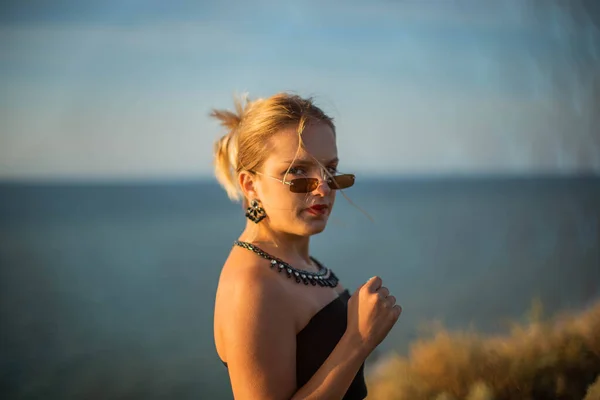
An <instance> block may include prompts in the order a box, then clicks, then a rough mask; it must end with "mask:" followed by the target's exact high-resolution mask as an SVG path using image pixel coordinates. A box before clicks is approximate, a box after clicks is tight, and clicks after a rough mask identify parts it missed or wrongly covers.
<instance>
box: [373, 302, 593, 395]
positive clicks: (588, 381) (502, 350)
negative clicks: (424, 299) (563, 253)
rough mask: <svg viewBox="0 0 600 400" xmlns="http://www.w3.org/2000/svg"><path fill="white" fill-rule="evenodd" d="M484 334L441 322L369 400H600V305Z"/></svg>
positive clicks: (378, 380) (378, 381)
mask: <svg viewBox="0 0 600 400" xmlns="http://www.w3.org/2000/svg"><path fill="white" fill-rule="evenodd" d="M540 310H541V305H540V304H539V302H538V303H535V304H534V307H533V308H532V311H531V315H530V321H529V323H528V324H526V325H520V324H516V323H513V324H512V326H511V330H510V333H508V334H506V335H503V336H487V337H486V336H483V335H481V334H479V333H477V332H475V331H474V330H467V331H461V332H449V331H448V330H446V329H444V328H443V327H439V326H438V327H437V328H435V329H434V331H433V332H432V335H430V337H428V338H423V339H420V340H418V341H416V342H415V343H413V344H412V345H411V348H410V353H409V357H400V356H398V355H394V356H392V357H390V358H389V359H388V361H386V363H385V365H382V366H381V367H380V368H378V369H377V371H375V372H374V373H373V374H370V375H369V376H368V377H367V380H368V385H369V400H405V399H406V400H408V399H410V400H421V399H423V400H425V399H426V400H463V399H464V400H505V399H510V400H512V399H518V400H528V399H535V400H544V399H553V400H557V399H559V400H567V399H568V400H570V399H576V400H582V399H585V400H600V302H598V303H596V304H595V305H593V306H592V307H590V308H589V309H588V310H585V311H583V312H581V313H578V314H562V315H559V316H557V317H555V318H554V319H552V320H550V321H542V319H541V312H540Z"/></svg>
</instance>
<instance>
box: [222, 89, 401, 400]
mask: <svg viewBox="0 0 600 400" xmlns="http://www.w3.org/2000/svg"><path fill="white" fill-rule="evenodd" d="M211 115H212V116H213V117H215V118H217V119H218V120H220V121H221V124H222V125H223V126H225V127H226V128H227V129H228V133H227V134H226V135H225V136H223V137H222V138H221V139H220V140H218V141H217V143H216V144H215V174H216V177H217V179H218V180H219V182H220V183H221V185H222V186H223V187H224V188H225V190H226V191H227V193H228V195H229V197H230V198H231V199H232V200H242V202H243V207H244V208H245V209H246V217H247V218H248V221H247V223H246V227H245V229H244V231H243V232H242V233H241V235H240V236H239V237H238V240H236V241H235V242H234V244H233V247H232V249H231V252H230V254H229V257H228V258H227V260H226V261H225V264H224V266H223V269H222V271H221V275H220V279H219V284H218V288H217V294H216V302H215V315H214V335H215V345H216V350H217V353H218V355H219V357H220V359H221V360H222V362H223V363H224V364H225V366H226V367H227V368H228V372H229V377H230V381H231V386H232V390H233V395H234V397H235V398H236V399H261V400H266V399H363V398H365V397H366V395H367V389H366V385H365V380H364V375H363V367H364V361H365V359H366V358H367V356H368V355H369V354H370V353H371V352H372V351H373V350H374V349H375V347H376V346H377V345H379V343H381V341H382V340H383V339H384V338H385V336H386V335H387V334H388V332H389V331H390V330H391V328H392V326H393V325H394V324H395V323H396V321H397V320H398V318H399V316H400V313H401V308H400V306H399V305H396V304H395V303H396V299H395V297H394V296H392V295H390V293H389V290H388V289H387V288H385V287H384V286H382V281H381V279H380V278H379V277H373V278H371V279H369V280H368V281H367V282H366V283H365V284H364V285H363V286H362V287H360V288H359V289H358V290H356V292H354V294H353V295H352V296H350V294H349V291H348V290H347V289H345V288H344V287H343V286H342V285H341V284H340V283H339V282H338V279H337V277H336V276H335V274H334V273H333V272H332V271H331V270H329V269H327V268H325V267H324V266H323V265H322V264H320V263H319V262H318V261H317V260H316V259H314V258H312V257H311V256H310V251H309V241H310V237H311V236H312V235H315V234H317V233H319V232H322V231H323V230H324V229H325V226H326V224H327V219H328V217H329V215H330V214H331V210H332V208H333V204H334V200H335V195H336V192H337V191H338V190H341V189H344V188H348V187H350V186H352V185H353V183H354V176H353V175H347V174H339V173H338V172H337V165H338V154H337V147H336V133H335V126H334V124H333V120H332V119H331V118H330V117H328V116H327V115H325V114H324V113H323V111H321V110H320V109H319V108H318V107H316V106H315V105H314V104H313V103H312V101H311V100H310V99H303V98H301V97H298V96H296V95H290V94H285V93H283V94H277V95H274V96H272V97H271V98H268V99H260V100H255V101H252V102H248V101H241V102H240V101H238V102H237V103H236V112H235V113H234V112H230V111H223V110H214V111H213V112H212V114H211Z"/></svg>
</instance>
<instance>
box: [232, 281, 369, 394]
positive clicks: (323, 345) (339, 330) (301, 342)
mask: <svg viewBox="0 0 600 400" xmlns="http://www.w3.org/2000/svg"><path fill="white" fill-rule="evenodd" d="M348 299H350V293H349V292H348V289H346V290H344V291H343V292H342V293H340V295H339V297H337V298H336V299H334V300H333V301H331V302H330V303H329V304H327V305H326V306H325V307H323V308H322V309H321V310H319V311H318V312H317V313H316V314H315V315H314V316H313V317H312V318H311V319H310V321H309V322H308V324H307V325H306V326H305V327H304V328H303V329H302V330H301V331H300V332H299V333H298V334H297V335H296V385H297V388H298V389H299V388H301V387H302V386H304V385H305V384H306V383H307V382H308V381H309V380H310V378H312V376H313V375H314V374H315V372H317V370H318V369H319V368H320V367H321V365H323V363H324V362H325V360H326V359H327V357H329V355H330V354H331V352H332V351H333V349H334V348H335V346H336V345H337V344H338V342H339V341H340V339H341V338H342V336H343V335H344V332H346V325H347V323H348V314H347V306H348ZM222 362H223V364H224V365H225V367H227V363H225V362H224V361H222ZM364 366H365V365H364V363H363V365H361V367H360V369H359V371H358V373H357V374H356V376H355V377H354V380H353V381H352V383H351V384H350V387H349V388H348V391H347V392H346V394H345V395H344V397H343V400H362V399H364V398H365V397H367V385H366V383H365V377H364Z"/></svg>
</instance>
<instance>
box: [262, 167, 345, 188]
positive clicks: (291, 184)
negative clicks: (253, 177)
mask: <svg viewBox="0 0 600 400" xmlns="http://www.w3.org/2000/svg"><path fill="white" fill-rule="evenodd" d="M251 172H254V173H256V174H259V175H263V176H266V177H268V178H271V179H275V180H276V181H278V182H281V183H283V184H284V185H288V186H289V187H290V192H292V193H310V192H312V191H314V190H316V189H317V188H318V187H319V185H320V183H321V182H322V181H324V182H325V183H327V186H329V188H330V189H331V190H341V189H347V188H349V187H352V186H353V185H354V181H355V180H356V176H355V175H354V174H339V175H333V176H324V177H323V178H324V179H318V178H296V179H292V180H291V181H284V180H283V179H279V178H275V177H274V176H270V175H266V174H263V173H262V172H258V171H251ZM336 177H350V178H351V179H352V184H351V185H349V186H346V187H343V188H340V187H339V186H338V187H333V186H337V185H335V183H334V182H333V181H334V180H335V178H336ZM315 181H316V186H315V187H314V189H312V190H303V191H294V190H293V189H292V188H293V187H294V186H295V184H294V182H296V183H297V184H299V182H306V186H307V187H309V185H311V182H315ZM313 184H314V183H313ZM332 184H333V185H332Z"/></svg>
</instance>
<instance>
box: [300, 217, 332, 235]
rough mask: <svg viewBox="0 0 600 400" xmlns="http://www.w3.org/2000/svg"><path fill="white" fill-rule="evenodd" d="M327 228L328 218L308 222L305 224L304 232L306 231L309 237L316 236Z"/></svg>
mask: <svg viewBox="0 0 600 400" xmlns="http://www.w3.org/2000/svg"><path fill="white" fill-rule="evenodd" d="M326 226H327V218H323V219H315V220H312V221H306V222H305V224H304V231H306V232H307V235H309V236H310V235H316V234H317V233H321V232H323V231H324V230H325V227H326Z"/></svg>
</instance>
